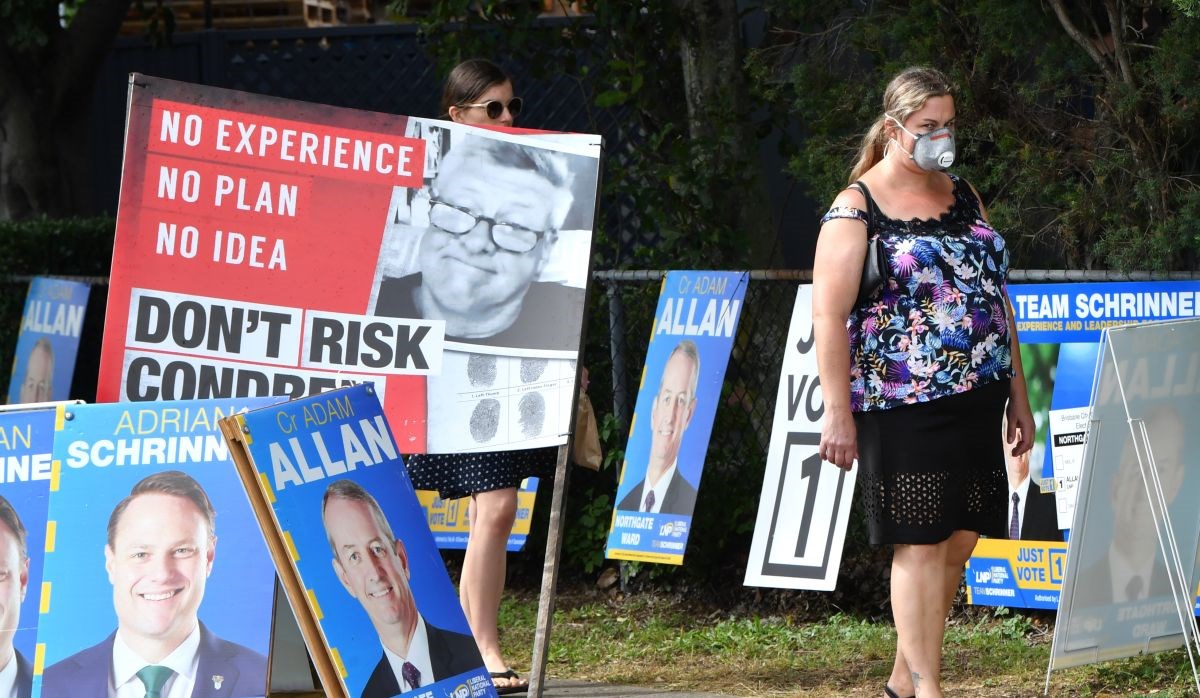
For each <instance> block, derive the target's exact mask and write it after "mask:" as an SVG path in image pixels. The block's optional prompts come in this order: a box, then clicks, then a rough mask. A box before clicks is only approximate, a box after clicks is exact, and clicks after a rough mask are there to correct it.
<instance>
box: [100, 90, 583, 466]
mask: <svg viewBox="0 0 1200 698" xmlns="http://www.w3.org/2000/svg"><path fill="white" fill-rule="evenodd" d="M599 156H600V138H599V137H598V136H590V135H584V134H518V133H513V132H501V131H494V130H486V129H480V128H475V127H469V126H463V125H459V124H453V123H448V122H440V121H433V120H427V119H418V118H413V117H407V116H394V115H387V114H378V113H370V112H363V111H356V110H350V109H339V108H334V107H329V106H324V105H316V104H306V103H300V102H294V101H289V100H284V99H278V98H271V97H264V96H258V95H251V94H246V93H241V92H234V91H230V90H222V89H217V88H210V87H202V86H197V85H189V84H185V83H179V82H173V81H169V80H162V79H158V78H151V77H147V76H144V75H138V74H134V75H132V76H131V78H130V91H129V105H128V113H127V128H126V142H125V161H124V162H125V165H124V170H123V172H122V183H121V199H120V205H119V207H118V212H117V232H116V243H115V249H114V254H113V266H112V275H111V285H110V286H109V296H108V310H107V322H106V325H105V332H104V341H103V347H102V352H101V362H100V380H99V386H98V390H97V399H98V400H99V401H101V402H110V401H134V402H137V401H148V400H175V399H197V398H215V397H224V398H229V397H242V396H251V395H280V396H286V397H288V398H296V397H301V396H305V395H312V394H317V393H320V392H322V391H327V390H332V389H335V388H338V387H341V386H346V385H351V384H357V383H363V382H371V383H373V384H374V385H375V389H376V391H377V393H378V396H379V398H380V400H381V402H382V403H383V405H384V407H385V412H386V414H387V415H388V419H389V422H390V423H391V424H392V425H393V427H394V428H395V430H396V438H397V441H398V443H399V444H400V446H401V451H402V452H403V453H422V452H426V451H437V452H458V451H468V450H485V451H486V450H505V449H512V448H529V447H534V446H551V445H559V444H562V443H564V442H565V441H566V435H567V433H568V432H569V431H570V421H571V417H572V416H573V408H574V403H573V402H572V400H571V398H572V396H573V394H574V392H573V390H574V381H575V374H574V368H575V362H574V359H575V358H576V356H577V354H578V350H579V340H580V336H581V329H582V322H583V302H584V295H585V288H586V283H587V277H588V264H589V260H590V257H591V255H590V249H591V240H592V228H593V220H594V218H595V208H596V191H597V182H598V172H599V163H600V159H599Z"/></svg>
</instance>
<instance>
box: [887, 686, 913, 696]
mask: <svg viewBox="0 0 1200 698" xmlns="http://www.w3.org/2000/svg"><path fill="white" fill-rule="evenodd" d="M883 692H884V693H886V694H887V697H888V698H900V694H899V693H896V692H895V691H893V690H892V687H891V686H889V685H887V684H886V683H885V684H883ZM912 698H917V697H916V696H915V695H914V696H912Z"/></svg>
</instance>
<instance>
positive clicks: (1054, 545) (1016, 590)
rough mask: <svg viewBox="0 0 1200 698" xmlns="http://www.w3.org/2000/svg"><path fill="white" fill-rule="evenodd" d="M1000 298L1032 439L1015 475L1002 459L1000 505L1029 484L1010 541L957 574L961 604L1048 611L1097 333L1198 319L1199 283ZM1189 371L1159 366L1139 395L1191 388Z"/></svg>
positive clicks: (1044, 290)
mask: <svg viewBox="0 0 1200 698" xmlns="http://www.w3.org/2000/svg"><path fill="white" fill-rule="evenodd" d="M1008 293H1009V298H1010V299H1011V301H1012V304H1013V311H1014V321H1015V323H1016V326H1017V333H1018V336H1019V338H1020V341H1021V363H1022V368H1023V370H1024V375H1025V384H1026V387H1027V393H1028V396H1029V402H1030V407H1031V408H1032V410H1033V418H1034V426H1035V429H1036V432H1035V434H1034V437H1035V438H1034V444H1033V449H1032V451H1031V452H1030V455H1029V457H1028V460H1027V461H1026V462H1025V464H1024V465H1023V468H1024V472H1023V473H1021V472H1019V471H1017V470H1014V467H1015V465H1014V464H1015V463H1016V460H1014V459H1011V458H1010V459H1008V460H1009V473H1008V475H1009V478H1008V479H1009V486H1010V491H1009V493H1008V496H1009V497H1011V496H1012V495H1013V492H1014V491H1015V489H1014V487H1015V486H1014V482H1015V481H1017V480H1019V479H1020V477H1017V476H1023V477H1024V478H1027V479H1028V480H1030V483H1029V485H1028V489H1026V490H1024V491H1023V492H1024V495H1025V496H1024V497H1023V498H1021V499H1019V501H1021V502H1022V508H1021V509H1020V510H1019V511H1018V512H1016V516H1015V518H1013V520H1014V522H1015V523H1016V525H1017V526H1018V529H1019V538H1020V540H1014V541H1001V540H992V541H986V540H985V541H981V542H980V545H979V547H977V548H976V550H975V552H974V554H973V556H972V558H971V560H970V561H969V562H968V566H967V583H968V599H969V601H970V603H974V604H979V605H1003V606H1010V607H1018V608H1048V609H1052V608H1057V607H1058V603H1059V594H1060V592H1061V584H1062V579H1063V575H1062V565H1063V563H1064V562H1065V555H1064V554H1063V549H1064V546H1063V542H1064V540H1066V539H1069V538H1070V534H1071V532H1070V531H1069V530H1068V529H1069V525H1070V522H1071V520H1072V517H1073V514H1074V507H1075V499H1076V489H1077V485H1078V481H1079V476H1080V471H1081V468H1082V462H1081V459H1082V456H1083V450H1084V445H1085V438H1086V435H1087V425H1088V420H1089V418H1090V408H1091V400H1092V390H1093V385H1094V380H1093V379H1094V376H1095V372H1096V367H1097V361H1098V358H1099V350H1100V336H1101V332H1102V331H1103V330H1104V329H1106V328H1113V327H1120V326H1124V325H1132V324H1141V323H1146V322H1155V321H1162V320H1174V319H1180V318H1191V317H1195V316H1198V315H1200V281H1140V282H1132V281H1130V282H1112V283H1109V282H1100V283H1055V284H1010V285H1009V287H1008ZM1191 363H1192V364H1193V365H1188V363H1187V362H1183V361H1180V362H1175V361H1167V362H1164V364H1163V366H1162V367H1161V368H1162V373H1161V375H1160V374H1156V377H1155V379H1154V381H1153V382H1151V383H1147V384H1146V385H1144V386H1143V388H1144V389H1145V390H1147V391H1152V390H1154V389H1157V388H1160V386H1171V388H1172V390H1175V387H1174V386H1176V385H1182V386H1187V385H1190V384H1191V383H1194V381H1195V378H1194V374H1195V371H1196V369H1195V366H1194V364H1195V362H1194V361H1193V362H1191ZM1128 387H1129V389H1130V390H1131V391H1135V392H1136V390H1137V388H1138V386H1136V385H1130V386H1128ZM1012 509H1013V507H1011V506H1010V507H1009V515H1010V517H1013V511H1012ZM1006 520H1007V519H1006Z"/></svg>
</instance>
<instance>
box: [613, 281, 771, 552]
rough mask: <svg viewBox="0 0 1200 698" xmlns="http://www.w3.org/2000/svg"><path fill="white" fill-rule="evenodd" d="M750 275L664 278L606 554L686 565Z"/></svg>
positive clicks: (618, 486) (631, 426) (630, 429)
mask: <svg viewBox="0 0 1200 698" xmlns="http://www.w3.org/2000/svg"><path fill="white" fill-rule="evenodd" d="M749 278H750V275H749V273H747V272H717V271H672V272H668V273H667V276H666V278H665V279H663V285H662V291H661V292H660V294H659V297H658V309H657V310H656V311H655V316H654V317H655V320H654V326H653V328H652V329H651V333H650V346H649V348H648V349H647V350H646V365H645V366H644V367H643V368H642V383H641V387H640V388H639V390H638V399H637V406H636V409H635V410H634V413H633V423H632V424H631V425H630V428H629V443H628V445H627V447H626V449H625V462H624V464H623V466H622V468H621V482H620V484H618V485H617V506H616V510H615V511H614V512H613V520H612V526H611V527H610V529H609V534H608V545H607V548H606V550H605V555H606V556H607V557H609V558H612V559H618V560H641V561H644V562H662V563H668V564H674V565H681V564H683V551H684V549H685V548H686V547H687V541H688V535H689V533H690V531H691V522H692V512H693V511H694V510H695V507H696V495H697V490H698V488H699V486H700V477H701V475H702V474H703V470H704V459H705V456H706V455H707V453H708V440H709V436H710V435H711V434H712V426H713V418H714V417H715V416H716V413H717V403H718V402H719V401H720V398H721V385H722V384H723V383H724V380H725V367H726V365H727V364H728V363H729V352H730V350H732V348H733V340H734V337H736V336H737V327H738V319H739V318H740V317H741V309H742V302H743V299H744V297H745V294H746V283H747V282H748V280H749Z"/></svg>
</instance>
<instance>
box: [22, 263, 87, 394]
mask: <svg viewBox="0 0 1200 698" xmlns="http://www.w3.org/2000/svg"><path fill="white" fill-rule="evenodd" d="M90 291H91V287H90V286H88V285H87V284H81V283H78V282H75V281H66V280H64V279H50V278H46V277H41V276H38V277H34V279H33V281H30V282H29V295H28V296H27V297H26V298H25V310H24V312H22V313H21V334H20V335H18V336H17V349H16V351H15V352H13V367H12V379H11V382H10V383H9V384H8V403H9V404H10V405H12V404H16V403H33V402H49V401H52V400H66V399H68V398H70V397H71V395H70V392H71V378H72V376H73V375H74V374H75V356H76V355H77V354H78V353H79V338H80V336H81V335H82V334H83V316H84V313H85V312H86V310H87V302H88V294H89V292H90Z"/></svg>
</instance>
